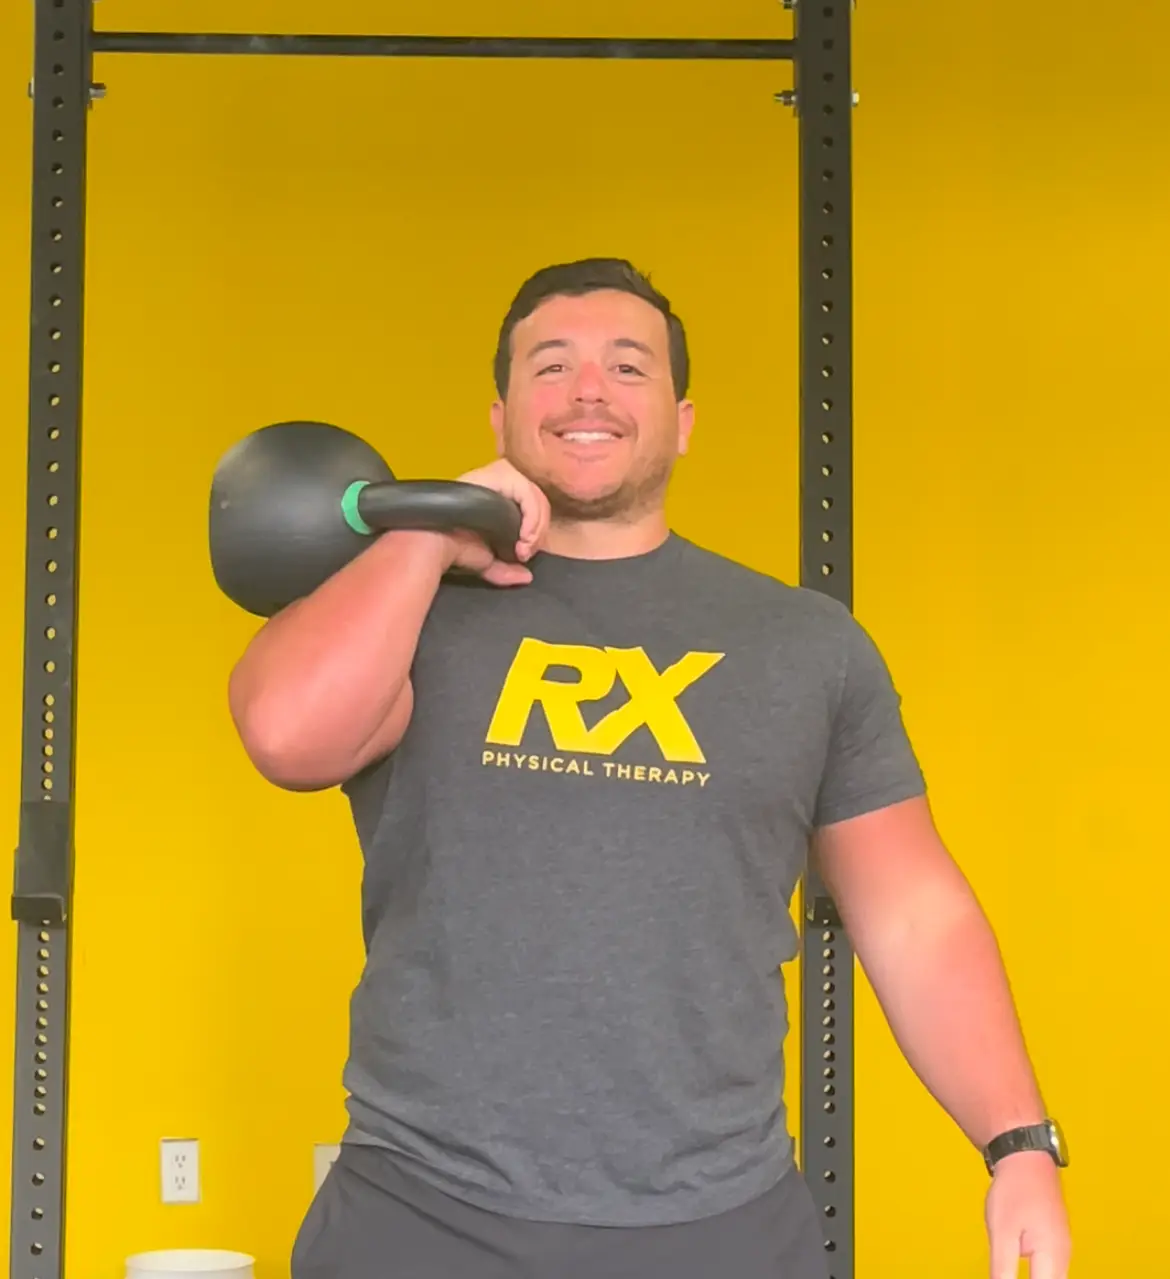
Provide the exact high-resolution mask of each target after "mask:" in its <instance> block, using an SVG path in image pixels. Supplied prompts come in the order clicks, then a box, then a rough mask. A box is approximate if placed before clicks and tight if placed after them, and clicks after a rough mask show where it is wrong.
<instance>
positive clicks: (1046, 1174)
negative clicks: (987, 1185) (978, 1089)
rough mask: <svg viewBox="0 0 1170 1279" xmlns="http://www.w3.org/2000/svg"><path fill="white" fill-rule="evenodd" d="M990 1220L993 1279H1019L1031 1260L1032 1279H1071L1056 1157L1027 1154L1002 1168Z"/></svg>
mask: <svg viewBox="0 0 1170 1279" xmlns="http://www.w3.org/2000/svg"><path fill="white" fill-rule="evenodd" d="M986 1216H987V1233H988V1237H989V1239H990V1241H991V1279H1016V1277H1017V1275H1018V1274H1019V1266H1020V1262H1021V1260H1023V1259H1024V1258H1025V1257H1026V1258H1028V1259H1029V1260H1030V1261H1031V1274H1032V1279H1067V1277H1068V1267H1069V1257H1070V1254H1071V1252H1072V1241H1071V1238H1070V1233H1069V1224H1068V1213H1067V1211H1066V1209H1065V1205H1064V1196H1063V1195H1062V1193H1061V1189H1060V1173H1059V1171H1058V1169H1057V1167H1056V1165H1055V1164H1054V1163H1053V1162H1052V1158H1051V1156H1049V1155H1046V1154H1042V1153H1041V1152H1039V1151H1025V1152H1021V1153H1019V1154H1015V1155H1008V1156H1007V1158H1006V1159H1003V1160H1002V1161H1001V1162H1000V1163H999V1164H997V1165H996V1168H995V1174H994V1177H993V1179H992V1183H991V1189H990V1190H989V1191H988V1192H987V1214H986Z"/></svg>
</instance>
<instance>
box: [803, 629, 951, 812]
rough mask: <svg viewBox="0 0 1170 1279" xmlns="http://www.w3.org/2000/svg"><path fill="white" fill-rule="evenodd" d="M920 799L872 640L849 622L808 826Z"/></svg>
mask: <svg viewBox="0 0 1170 1279" xmlns="http://www.w3.org/2000/svg"><path fill="white" fill-rule="evenodd" d="M925 793H926V781H925V778H924V776H923V773H922V769H921V766H920V765H919V762H918V758H917V755H916V753H915V750H914V747H913V745H912V743H911V741H910V735H909V733H908V732H907V729H906V724H905V720H904V718H903V714H902V699H901V696H900V694H899V692H898V689H897V687H896V686H895V684H894V680H893V678H892V676H891V674H890V670H889V667H888V665H887V663H886V661H885V659H884V657H883V656H882V654H881V652H880V651H879V649H878V647H877V645H876V644H875V643H874V641H873V639H872V638H871V637H870V636H869V634H868V633H867V632H866V631H865V629H864V628H863V627H862V626H861V625H860V624H859V623H858V622H857V621H856V620H855V619H853V618H850V619H849V622H848V624H847V630H846V656H845V662H844V671H843V676H842V683H841V688H840V690H839V697H838V700H837V705H836V707H835V711H834V715H833V722H832V726H831V730H830V734H829V745H828V749H827V751H826V756H825V766H824V770H823V772H822V776H821V784H820V788H819V792H818V795H817V805H816V813H815V817H814V822H813V824H814V826H815V827H817V828H822V827H826V826H831V825H834V824H836V823H839V822H844V821H849V820H850V819H851V818H855V817H859V816H862V815H863V814H865V813H869V812H874V811H876V810H878V809H882V808H886V807H888V806H890V805H891V804H896V803H899V802H901V801H903V800H907V799H913V798H916V797H918V796H920V795H924V794H925Z"/></svg>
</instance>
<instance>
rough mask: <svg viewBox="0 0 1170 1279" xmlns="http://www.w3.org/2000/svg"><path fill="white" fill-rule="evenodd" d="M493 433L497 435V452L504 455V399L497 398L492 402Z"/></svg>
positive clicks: (501, 455)
mask: <svg viewBox="0 0 1170 1279" xmlns="http://www.w3.org/2000/svg"><path fill="white" fill-rule="evenodd" d="M491 419H492V434H493V435H494V436H495V437H496V452H497V454H499V456H500V457H503V456H504V401H503V400H496V401H495V402H494V403H493V404H492V412H491Z"/></svg>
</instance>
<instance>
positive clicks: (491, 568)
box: [480, 560, 532, 586]
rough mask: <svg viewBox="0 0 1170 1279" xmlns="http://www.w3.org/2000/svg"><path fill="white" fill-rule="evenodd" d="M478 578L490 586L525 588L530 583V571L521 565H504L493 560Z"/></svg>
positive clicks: (500, 561)
mask: <svg viewBox="0 0 1170 1279" xmlns="http://www.w3.org/2000/svg"><path fill="white" fill-rule="evenodd" d="M480 576H481V577H482V578H483V580H484V581H485V582H490V583H491V584H492V586H527V585H528V583H529V582H531V581H532V570H531V569H527V568H525V567H524V565H523V564H505V563H504V561H503V560H495V561H493V562H492V563H491V564H489V565H488V567H487V568H486V569H484V571H483V573H482V574H481V575H480Z"/></svg>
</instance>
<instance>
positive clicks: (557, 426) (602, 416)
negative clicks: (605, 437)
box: [544, 407, 632, 432]
mask: <svg viewBox="0 0 1170 1279" xmlns="http://www.w3.org/2000/svg"><path fill="white" fill-rule="evenodd" d="M578 422H602V423H604V424H605V425H606V426H612V427H614V428H615V429H617V430H619V431H623V432H626V431H629V430H631V429H632V423H630V422H626V421H624V420H623V419H622V418H620V417H618V416H617V415H616V414H614V413H611V412H610V411H609V409H607V408H604V407H598V408H592V409H574V410H573V411H572V412H571V413H561V414H558V415H557V416H556V417H550V418H546V419H545V423H544V425H545V428H546V429H547V430H550V431H563V430H565V428H566V427H570V426H575V425H576V424H577V423H578Z"/></svg>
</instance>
